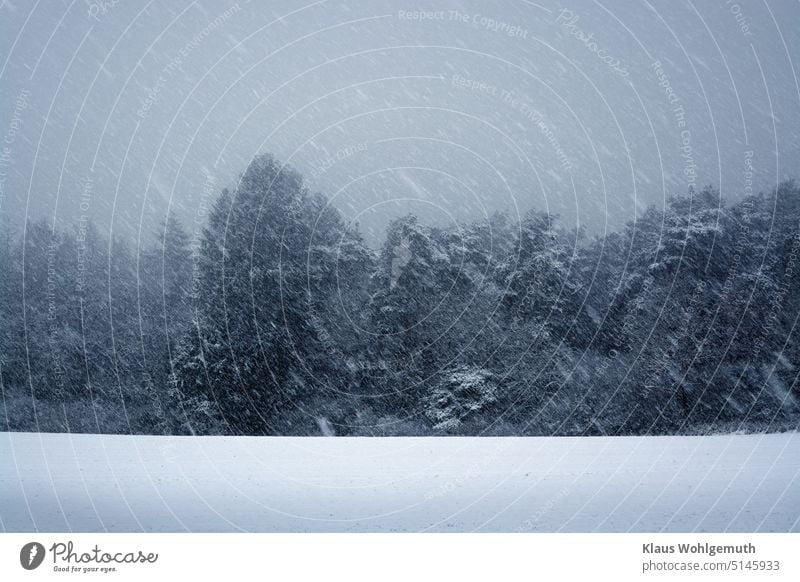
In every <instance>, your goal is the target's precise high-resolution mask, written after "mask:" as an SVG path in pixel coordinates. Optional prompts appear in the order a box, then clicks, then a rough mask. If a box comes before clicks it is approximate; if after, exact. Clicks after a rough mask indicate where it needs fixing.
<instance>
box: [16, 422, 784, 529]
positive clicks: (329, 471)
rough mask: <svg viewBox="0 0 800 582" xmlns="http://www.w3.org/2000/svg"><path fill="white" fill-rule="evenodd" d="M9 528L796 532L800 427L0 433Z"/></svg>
mask: <svg viewBox="0 0 800 582" xmlns="http://www.w3.org/2000/svg"><path fill="white" fill-rule="evenodd" d="M0 462H2V471H0V526H1V527H2V528H3V529H5V530H7V531H17V532H19V531H32V530H39V531H54V532H61V531H70V530H71V531H105V530H108V531H140V530H145V531H183V530H191V531H238V530H247V531H447V532H453V531H474V530H480V531H693V530H698V531H800V435H798V434H780V435H766V436H763V435H750V436H741V435H738V436H715V437H617V438H394V439H383V438H361V439H350V438H247V437H240V438H233V437H230V438H229V437H204V438H190V437H147V436H145V437H142V436H138V437H125V436H94V435H65V434H30V433H0Z"/></svg>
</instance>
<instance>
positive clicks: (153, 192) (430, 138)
mask: <svg viewBox="0 0 800 582" xmlns="http://www.w3.org/2000/svg"><path fill="white" fill-rule="evenodd" d="M0 1H2V0H0ZM798 22H800V3H798V2H796V1H790V0H782V1H775V2H769V3H764V2H739V3H734V2H726V1H725V0H720V1H709V2H699V1H695V2H688V3H683V2H672V1H670V2H667V1H661V2H655V3H651V4H650V3H647V2H638V1H637V2H613V3H611V2H602V3H601V2H591V1H585V0H581V1H576V2H567V3H565V4H552V3H549V2H546V3H542V4H538V3H534V2H525V1H519V0H506V1H503V2H499V1H498V2H468V1H462V2H413V3H409V2H401V1H397V2H395V1H379V2H374V1H373V2H355V1H352V0H351V1H346V2H326V1H319V2H314V3H308V4H304V3H300V2H283V1H280V2H279V1H268V2H257V1H252V2H249V3H248V2H245V1H244V0H240V1H239V2H238V3H237V2H208V1H204V2H192V1H187V0H175V1H170V2H161V3H155V2H152V3H146V2H141V1H138V2H134V1H128V0H119V1H118V2H113V1H106V2H93V1H87V0H75V1H73V2H71V3H70V2H63V3H57V2H41V3H35V4H34V2H32V1H30V2H28V1H22V0H13V1H11V2H9V1H4V2H3V3H2V8H0V55H2V69H0V90H1V91H2V107H0V132H2V137H0V139H2V140H3V142H4V143H2V144H0V185H1V188H2V189H1V190H0V214H4V215H6V216H7V217H9V218H10V220H11V221H12V222H18V221H20V220H22V219H23V217H24V216H26V215H28V216H30V217H35V218H39V217H46V218H48V219H55V220H56V222H57V223H58V224H60V225H66V224H71V223H75V222H77V221H78V220H79V219H80V218H81V216H88V217H90V218H91V219H93V220H95V221H96V222H97V223H98V225H99V226H100V228H101V229H102V230H104V231H106V232H108V231H109V230H113V232H114V233H115V234H120V235H124V236H133V237H138V236H140V234H141V236H142V238H143V239H146V240H149V239H150V237H151V236H152V235H153V233H154V232H155V231H156V229H157V226H158V224H159V222H160V221H161V220H162V219H163V217H164V216H165V214H166V213H167V212H168V211H171V212H176V213H177V214H178V216H180V217H181V218H182V219H183V220H184V221H186V222H187V223H189V224H190V226H191V224H192V222H193V221H194V220H195V219H199V218H202V210H201V208H202V203H203V201H208V202H210V201H211V200H212V199H213V197H215V196H216V194H217V192H218V191H219V189H220V188H221V187H223V186H231V185H234V184H235V181H236V178H237V176H238V174H239V173H240V172H241V171H243V170H244V168H245V167H246V165H247V163H248V161H249V160H250V159H251V158H252V157H253V156H254V155H257V154H259V153H262V152H272V153H274V154H275V155H276V156H277V157H278V158H279V159H280V160H282V161H285V162H288V163H290V164H291V165H293V166H294V167H296V168H297V169H298V170H299V171H300V172H301V173H303V174H304V175H305V178H306V181H307V184H308V186H309V187H310V188H311V189H313V190H318V191H321V192H323V193H325V194H326V195H328V196H329V197H330V198H331V199H332V200H333V203H334V204H335V205H336V206H337V207H339V208H340V209H341V210H342V211H343V213H344V214H345V216H346V218H347V219H348V220H357V221H358V222H360V224H361V225H362V230H364V231H365V234H366V235H367V238H368V240H370V242H373V243H375V242H377V241H379V240H380V239H381V238H382V236H383V229H384V228H385V225H386V223H387V221H388V220H389V219H390V218H392V217H395V216H398V215H400V214H403V213H405V212H409V211H412V212H415V213H417V214H419V215H420V216H422V217H423V218H424V219H425V220H429V221H432V222H436V223H440V224H458V223H462V222H463V221H465V220H471V219H474V218H478V217H481V216H484V215H486V214H488V213H491V212H492V211H494V210H501V209H507V210H510V211H511V212H512V214H515V213H516V212H523V211H525V210H527V209H529V208H531V207H534V206H535V207H538V208H541V209H545V210H549V211H551V212H554V213H558V214H560V215H561V216H562V218H563V222H564V224H565V225H566V226H567V227H572V226H574V225H575V224H577V223H580V224H582V225H584V226H586V227H587V228H588V229H589V230H590V231H592V232H598V233H602V232H603V231H604V230H607V229H612V230H613V229H618V228H619V226H620V225H621V224H623V223H624V222H626V221H628V220H630V219H632V218H633V217H634V215H635V214H636V213H637V212H639V211H641V210H642V209H643V208H644V207H645V206H646V205H648V204H652V203H656V204H660V203H662V202H663V199H664V197H665V195H669V194H673V193H682V192H685V191H686V190H687V188H688V186H689V185H691V184H692V183H695V184H697V186H698V187H701V186H703V185H705V184H713V185H714V186H716V187H719V188H720V189H721V191H722V192H723V194H724V195H725V196H726V197H727V198H730V199H735V198H737V197H739V196H741V195H742V193H743V192H745V191H746V188H747V187H748V182H747V180H748V179H749V178H750V174H749V173H748V172H749V169H750V165H752V179H753V189H754V190H755V191H758V190H768V189H771V188H772V187H774V185H775V184H776V183H777V182H779V181H781V180H783V179H786V178H788V177H795V176H800V171H798V170H800V139H798V128H800V87H799V86H798V77H797V74H798V70H800V62H798V56H800V31H799V30H798V26H797V23H798ZM659 65H660V66H659ZM2 148H5V149H2ZM748 152H752V154H751V153H748ZM3 222H5V221H3Z"/></svg>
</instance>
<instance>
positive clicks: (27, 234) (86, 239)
mask: <svg viewBox="0 0 800 582" xmlns="http://www.w3.org/2000/svg"><path fill="white" fill-rule="evenodd" d="M5 230H6V233H5V234H4V238H3V244H2V247H0V272H1V273H2V274H3V277H2V278H1V279H0V317H2V324H1V327H0V387H2V396H3V406H4V411H5V416H4V418H5V425H6V428H8V429H10V430H47V431H77V432H123V433H125V432H135V433H155V434H272V435H275V434H300V435H304V434H345V435H346V434H350V435H403V434H525V435H527V434H570V435H580V434H592V435H594V434H609V435H613V434H665V433H691V432H705V431H711V430H737V429H743V430H782V429H786V428H790V427H796V425H797V422H798V419H800V404H799V403H798V398H800V386H798V374H799V373H800V371H798V368H797V367H798V364H800V341H798V315H799V314H800V291H798V289H800V287H799V286H798V285H799V284H800V265H798V255H799V254H800V188H798V187H797V186H796V185H795V184H794V183H791V182H790V183H785V184H783V185H781V186H780V187H779V188H777V189H776V190H775V191H774V192H772V193H771V194H768V195H764V194H759V195H757V196H750V197H747V198H745V199H743V200H741V201H739V202H737V203H735V204H731V205H726V204H725V203H724V201H723V200H721V199H720V196H719V194H718V193H717V192H716V191H714V190H712V189H711V188H707V189H705V190H703V191H702V192H689V193H688V194H686V195H683V196H676V197H674V198H672V199H671V200H670V201H669V202H668V203H667V204H666V205H665V206H664V207H663V208H650V209H648V210H647V211H646V212H645V213H644V214H643V215H642V216H641V217H640V218H638V219H637V220H635V221H634V222H631V223H630V224H628V225H627V227H626V228H625V229H623V230H622V231H621V232H617V233H612V234H610V235H607V236H604V237H602V238H599V237H598V238H594V239H588V238H586V237H584V236H582V235H581V234H580V233H576V232H568V231H566V230H564V229H562V228H561V227H560V226H559V224H558V222H557V220H556V218H555V217H553V216H548V215H546V214H542V213H538V212H531V213H529V214H528V215H526V216H525V217H524V218H523V219H521V220H512V219H511V218H510V217H508V216H505V215H503V214H497V215H494V216H491V217H489V218H487V219H484V220H479V221H476V222H474V223H472V224H465V225H461V226H460V227H459V228H457V229H446V228H437V227H432V226H426V225H424V224H423V223H421V222H420V221H419V220H418V219H417V218H416V217H414V216H406V217H403V218H401V219H398V220H395V221H394V222H393V223H392V224H391V226H390V228H389V229H388V232H387V235H386V240H385V242H384V244H383V245H382V247H381V248H380V249H378V250H377V251H375V250H373V249H370V248H369V247H368V246H367V245H366V244H365V243H364V241H363V240H362V238H361V236H360V235H359V233H358V232H357V230H356V229H355V228H353V227H352V226H348V225H347V224H346V223H345V221H344V220H343V218H342V216H341V215H340V214H339V212H338V211H337V210H336V209H335V208H333V207H332V206H330V205H329V203H328V201H327V200H326V199H325V198H324V197H323V196H321V195H318V194H313V193H310V192H309V191H308V190H307V189H306V188H305V187H304V185H303V180H302V178H301V176H299V175H298V174H297V173H296V172H294V171H293V170H291V169H288V168H286V167H285V166H282V165H281V164H279V163H278V162H277V161H276V160H274V159H273V158H271V157H269V156H263V157H259V158H257V159H256V160H254V161H253V163H252V164H251V165H250V167H248V168H247V170H246V172H245V173H244V174H243V176H242V177H241V180H240V181H239V183H238V184H237V186H236V188H235V189H234V190H232V191H229V190H225V191H223V192H222V194H221V195H220V197H219V198H218V200H217V201H216V203H215V204H214V207H213V210H212V212H211V213H210V215H209V217H208V221H207V224H205V225H204V228H203V230H202V233H201V235H200V237H199V240H196V241H193V240H192V238H191V237H190V236H189V234H188V233H187V232H186V230H185V229H184V227H183V226H182V225H181V224H180V223H179V222H178V221H176V220H174V219H172V220H169V221H167V222H166V223H164V224H162V225H160V227H159V228H158V232H157V236H156V239H157V244H155V245H154V246H152V248H147V249H144V250H139V251H137V250H135V249H134V248H132V246H131V245H130V244H129V243H127V242H126V241H121V240H116V239H113V240H109V239H108V238H106V237H104V236H102V234H101V233H99V232H98V231H97V230H96V229H95V228H94V227H93V226H92V225H91V224H81V225H79V226H78V227H77V228H75V229H74V230H73V231H72V232H59V231H54V230H53V229H52V227H51V225H49V224H47V223H44V222H40V223H28V224H27V225H25V227H24V229H21V232H11V229H10V228H7V227H6V228H5Z"/></svg>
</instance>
